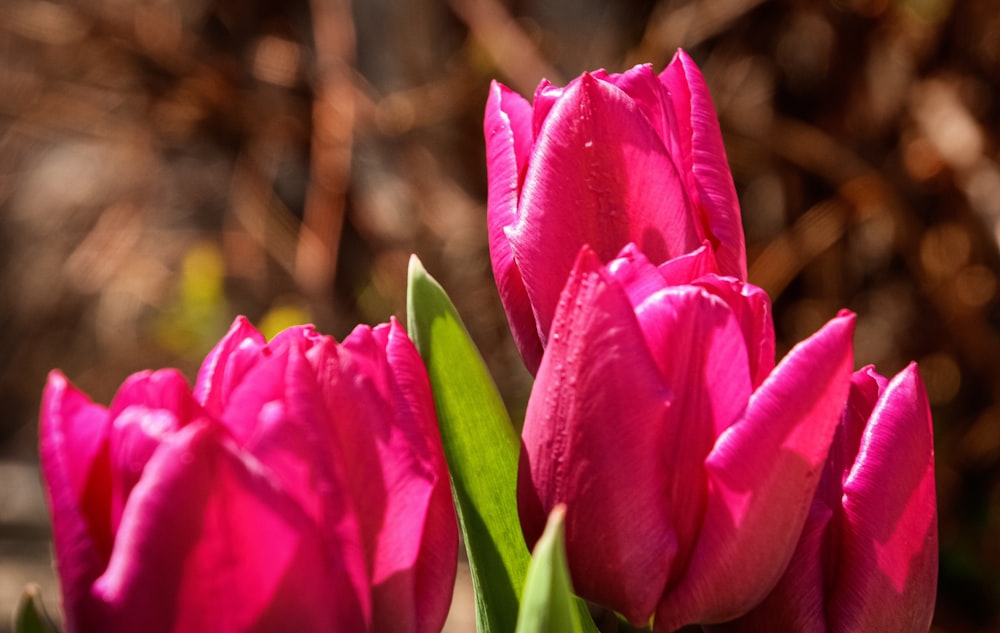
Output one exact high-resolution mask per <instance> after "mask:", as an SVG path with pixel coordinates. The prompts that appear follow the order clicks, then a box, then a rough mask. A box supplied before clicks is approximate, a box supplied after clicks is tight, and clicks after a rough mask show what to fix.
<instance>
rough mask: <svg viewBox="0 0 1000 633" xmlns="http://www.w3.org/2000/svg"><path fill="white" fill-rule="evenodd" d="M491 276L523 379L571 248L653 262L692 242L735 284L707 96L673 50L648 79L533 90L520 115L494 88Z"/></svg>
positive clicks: (736, 258) (735, 257)
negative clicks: (630, 251) (635, 255)
mask: <svg viewBox="0 0 1000 633" xmlns="http://www.w3.org/2000/svg"><path fill="white" fill-rule="evenodd" d="M484 128H485V134H486V148H487V152H486V153H487V165H486V166H487V176H488V180H489V195H488V222H489V242H490V255H491V258H492V262H493V273H494V276H495V278H496V282H497V287H498V289H499V292H500V298H501V300H502V302H503V306H504V309H505V310H506V312H507V318H508V320H509V322H510V326H511V330H512V331H513V334H514V340H515V342H516V343H517V346H518V348H519V349H520V351H521V355H522V357H523V358H524V361H525V364H526V365H527V366H528V368H529V370H531V371H532V373H534V372H535V370H536V369H537V368H538V363H539V361H540V360H541V355H542V349H543V348H544V346H545V344H546V343H547V341H548V337H549V329H550V327H551V324H552V318H553V316H554V314H555V310H556V303H557V302H558V299H559V293H560V292H561V290H562V287H563V283H564V282H565V280H566V277H567V275H568V274H569V272H570V269H571V268H572V266H573V261H574V260H575V258H576V255H577V253H578V252H579V250H580V247H581V246H583V245H584V244H588V245H590V247H591V248H592V249H593V250H594V252H595V253H596V254H597V256H598V258H599V259H600V260H601V261H602V262H608V261H610V260H611V259H612V258H614V257H615V255H617V254H618V252H619V251H620V250H621V249H622V248H623V247H624V246H625V245H626V244H628V243H630V242H631V243H635V244H637V245H638V246H639V248H640V249H641V250H642V252H643V253H644V254H645V255H646V257H648V258H649V259H650V260H651V261H653V262H654V263H662V262H664V261H666V260H668V259H670V258H672V257H676V256H678V255H682V254H684V253H688V252H690V251H692V250H694V249H696V248H698V247H699V246H701V244H702V243H703V242H704V241H706V240H707V241H708V242H709V243H710V245H711V248H712V249H713V251H714V252H715V255H716V257H717V259H718V264H719V268H720V269H721V271H722V272H723V273H724V274H726V275H730V276H734V277H737V278H739V279H745V278H746V255H745V246H744V243H743V228H742V225H741V223H740V211H739V204H738V201H737V199H736V191H735V189H734V187H733V180H732V176H731V175H730V172H729V165H728V163H727V161H726V153H725V148H724V147H723V144H722V136H721V134H720V132H719V124H718V121H717V120H716V115H715V110H714V108H713V107H712V100H711V97H710V96H709V94H708V88H707V87H706V85H705V82H704V79H703V78H702V76H701V73H700V72H699V71H698V69H697V67H696V66H695V65H694V63H693V62H692V61H691V59H690V58H689V57H688V56H687V54H685V53H684V52H683V51H678V53H677V55H676V56H675V57H674V59H673V61H672V62H671V63H670V65H669V66H667V68H666V69H665V70H664V71H663V72H662V73H660V74H659V75H657V74H656V73H654V72H653V70H652V68H651V67H650V66H649V65H642V66H636V67H635V68H632V69H631V70H629V71H627V72H625V73H622V74H608V73H606V72H604V71H597V72H593V73H585V74H584V75H582V76H581V77H578V78H577V79H575V80H573V81H572V82H570V83H569V85H567V86H566V87H557V86H553V85H551V84H550V83H548V82H547V81H542V83H541V84H540V85H539V87H538V89H537V91H536V92H535V95H534V100H533V102H532V103H528V101H527V100H526V99H524V98H523V97H521V96H520V95H518V94H517V93H515V92H513V91H511V90H510V89H508V88H506V87H505V86H503V85H501V84H499V83H496V82H494V83H493V85H492V87H491V89H490V96H489V100H488V102H487V105H486V117H485V124H484Z"/></svg>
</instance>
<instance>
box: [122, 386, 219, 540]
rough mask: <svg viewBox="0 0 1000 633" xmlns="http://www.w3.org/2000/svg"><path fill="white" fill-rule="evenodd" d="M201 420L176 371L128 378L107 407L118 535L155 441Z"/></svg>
mask: <svg viewBox="0 0 1000 633" xmlns="http://www.w3.org/2000/svg"><path fill="white" fill-rule="evenodd" d="M200 415H201V407H199V405H198V403H197V402H195V401H194V398H192V397H191V390H190V389H189V388H188V385H187V381H186V380H185V379H184V376H182V375H181V374H180V372H178V371H177V370H174V369H166V370H161V371H157V372H151V371H144V372H140V373H138V374H133V375H132V376H130V377H129V378H128V379H127V380H126V381H125V382H124V383H123V384H122V386H121V388H120V389H119V390H118V393H117V394H116V395H115V398H114V400H113V401H112V402H111V407H110V416H111V420H112V424H111V438H110V459H111V475H112V476H111V529H112V532H113V533H117V532H118V524H119V521H120V520H121V515H122V511H123V510H124V508H125V504H126V502H127V501H128V496H129V494H130V493H131V492H132V488H133V487H134V486H135V485H136V483H137V482H138V481H139V478H140V477H141V476H142V471H143V469H144V468H145V467H146V462H148V461H149V458H150V457H152V455H153V453H154V452H155V451H156V449H157V447H158V446H159V445H160V442H161V441H162V440H163V439H164V438H165V437H167V436H168V435H169V434H171V433H173V432H175V431H176V430H177V429H179V428H180V427H182V426H184V425H185V424H187V423H188V422H190V421H191V420H193V419H195V418H196V417H198V416H200Z"/></svg>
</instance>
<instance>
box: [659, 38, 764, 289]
mask: <svg viewBox="0 0 1000 633" xmlns="http://www.w3.org/2000/svg"><path fill="white" fill-rule="evenodd" d="M660 80H661V81H662V82H663V85H665V86H666V87H667V89H668V90H669V91H670V99H671V103H672V104H673V107H674V111H675V113H676V120H677V128H678V132H679V138H678V143H679V146H680V147H681V148H682V151H681V156H680V157H679V159H678V166H679V168H680V170H681V173H682V174H685V175H687V174H693V176H694V183H693V184H694V188H693V189H689V191H691V193H692V195H694V191H695V190H696V191H697V198H698V200H697V205H698V206H699V207H700V213H701V214H702V217H703V221H704V223H705V229H706V231H707V233H708V235H707V237H709V239H710V240H711V241H712V244H713V246H714V247H715V250H716V256H717V257H718V260H719V268H720V270H721V271H722V273H723V274H724V275H731V276H733V277H737V278H739V279H744V280H745V279H746V278H747V263H746V245H745V243H744V238H743V224H742V220H741V218H740V205H739V200H738V199H737V197H736V187H735V186H734V185H733V177H732V174H731V172H730V170H729V162H728V160H727V159H726V148H725V145H723V143H722V132H721V130H720V129H719V120H718V117H717V116H716V113H715V108H714V107H713V106H712V97H711V95H710V94H709V92H708V86H706V85H705V79H704V78H703V77H702V75H701V71H699V70H698V67H697V66H696V65H695V63H694V62H693V61H692V60H691V58H690V57H688V55H687V53H685V52H684V51H683V50H678V51H677V54H676V55H675V56H674V59H673V60H672V61H671V62H670V64H669V65H668V66H667V67H666V68H665V69H664V70H663V72H662V73H660ZM689 186H691V184H690V181H689Z"/></svg>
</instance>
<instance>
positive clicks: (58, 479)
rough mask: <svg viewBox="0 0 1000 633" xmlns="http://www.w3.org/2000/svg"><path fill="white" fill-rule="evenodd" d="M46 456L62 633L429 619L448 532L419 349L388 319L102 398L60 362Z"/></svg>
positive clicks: (451, 568)
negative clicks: (103, 401) (107, 401)
mask: <svg viewBox="0 0 1000 633" xmlns="http://www.w3.org/2000/svg"><path fill="white" fill-rule="evenodd" d="M41 457H42V473H43V476H44V479H45V485H46V488H47V492H48V497H49V504H50V508H51V512H52V523H53V536H54V541H55V555H56V566H57V569H58V571H59V575H60V578H61V582H62V597H63V608H64V610H65V613H66V621H67V628H68V630H69V631H71V632H72V631H77V632H86V631H102V632H111V633H114V632H120V631H143V632H144V633H154V632H160V631H176V632H180V631H219V632H223V633H226V632H234V631H279V630H280V631H317V632H320V631H322V632H328V631H329V632H333V631H345V632H346V631H350V632H355V631H414V632H431V631H439V630H440V629H441V627H442V625H443V623H444V618H445V616H446V615H447V611H448V607H449V604H450V601H451V593H452V588H453V584H452V583H453V581H454V577H455V571H456V556H457V547H458V534H457V525H456V521H455V515H454V508H453V505H452V501H451V494H450V489H449V482H448V474H447V470H446V466H445V461H444V456H443V452H442V448H441V443H440V438H439V436H438V431H437V424H436V418H435V413H434V404H433V401H432V399H431V392H430V386H429V383H428V380H427V375H426V373H425V370H424V367H423V364H422V363H421V360H420V357H419V356H418V355H417V352H416V349H415V348H414V347H413V344H412V343H411V342H410V340H409V339H408V338H407V337H406V334H405V332H403V330H402V328H401V327H400V326H399V324H397V323H396V322H395V321H393V322H392V323H390V324H385V325H380V326H378V327H376V328H374V329H371V328H368V327H365V326H359V327H358V328H357V329H355V330H354V332H352V333H351V335H350V336H348V337H347V338H346V339H345V340H344V342H343V343H341V344H337V342H336V341H334V340H333V339H332V338H330V337H326V336H320V335H319V334H317V333H315V332H314V331H313V330H312V328H311V327H305V326H304V327H295V328H290V329H287V330H285V331H283V332H281V333H280V334H278V335H277V336H276V337H275V338H274V339H273V340H272V341H271V342H269V343H268V342H266V341H265V340H264V338H263V337H262V336H261V335H260V333H258V332H257V330H255V329H254V328H253V327H252V326H251V325H250V324H249V323H248V322H247V321H246V320H245V319H243V318H239V319H237V320H236V322H235V323H234V324H233V327H232V329H231V330H230V331H229V333H228V334H227V335H226V336H225V337H224V338H223V339H222V341H220V342H219V344H218V345H217V346H216V347H215V349H214V350H213V351H212V352H211V353H210V354H209V355H208V358H206V359H205V362H204V364H203V365H202V368H201V371H200V372H199V375H198V380H197V382H196V384H195V387H194V390H193V392H192V389H190V388H189V387H188V385H187V383H186V382H185V380H184V378H183V377H182V376H181V375H180V374H179V373H178V372H177V371H175V370H162V371H157V372H148V371H147V372H142V373H138V374H135V375H133V376H132V377H130V378H129V379H128V380H126V381H125V384H123V385H122V387H121V389H120V390H119V391H118V394H117V395H116V396H115V398H114V401H113V402H112V403H111V406H110V408H105V407H103V406H100V405H96V404H93V403H92V402H91V401H90V400H89V399H88V398H87V396H85V395H84V394H83V393H81V392H80V391H78V390H77V389H76V388H75V387H73V386H72V385H71V384H70V383H69V382H68V381H67V380H66V378H64V377H63V375H62V374H60V373H59V372H53V373H52V374H51V375H50V376H49V382H48V385H47V386H46V389H45V394H44V397H43V402H42V410H41Z"/></svg>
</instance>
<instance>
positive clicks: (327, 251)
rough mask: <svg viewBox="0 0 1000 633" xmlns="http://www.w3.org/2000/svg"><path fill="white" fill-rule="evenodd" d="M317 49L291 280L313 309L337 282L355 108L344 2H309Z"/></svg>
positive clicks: (347, 7)
mask: <svg viewBox="0 0 1000 633" xmlns="http://www.w3.org/2000/svg"><path fill="white" fill-rule="evenodd" d="M310 6H311V8H312V18H313V36H314V39H315V47H316V77H315V82H316V85H315V93H314V98H313V108H312V119H313V120H312V124H313V131H312V154H311V165H312V167H311V171H312V173H311V175H310V179H309V189H308V191H307V192H306V201H305V209H304V211H303V219H302V230H301V232H300V234H299V244H298V250H297V252H296V257H295V279H296V282H297V283H298V284H299V287H300V288H302V290H303V291H304V292H305V293H306V294H307V295H308V296H310V297H311V299H312V300H313V304H314V307H315V308H321V307H322V306H324V305H329V303H330V302H329V298H328V295H329V293H330V292H331V291H332V287H333V280H334V278H335V277H336V268H337V252H338V247H339V243H340V235H341V231H342V229H343V222H344V211H345V199H344V196H345V194H346V191H347V186H348V182H349V179H350V169H351V143H352V141H353V136H354V123H355V118H356V109H357V104H356V103H355V89H354V84H353V80H352V75H351V65H352V63H353V59H354V46H355V34H354V23H353V20H352V17H351V7H350V3H349V2H348V1H347V0H312V2H311V3H310Z"/></svg>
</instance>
